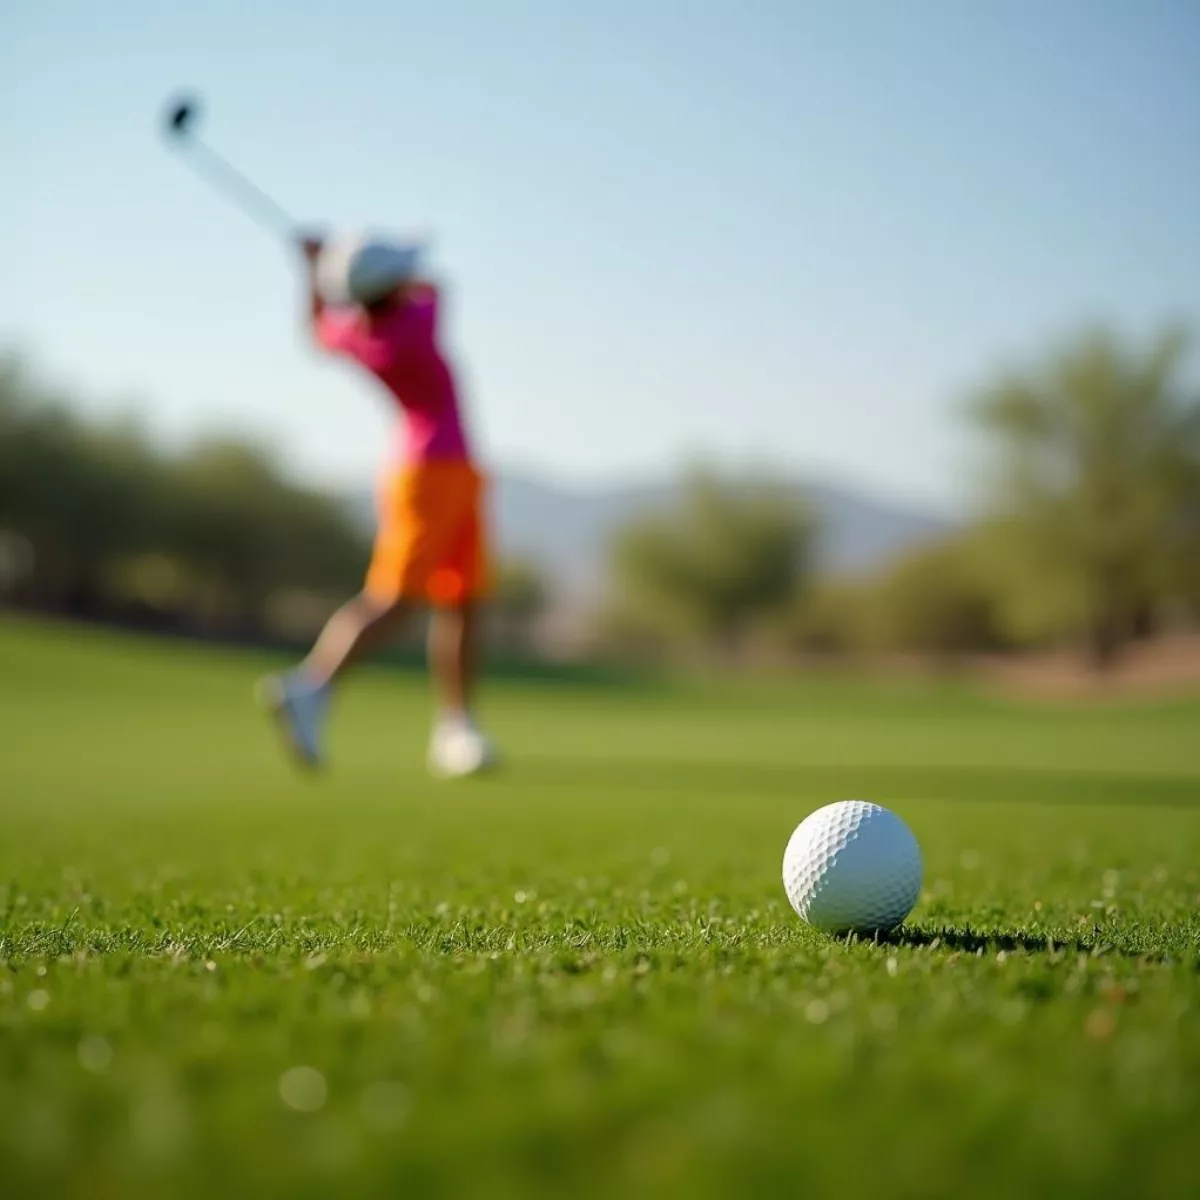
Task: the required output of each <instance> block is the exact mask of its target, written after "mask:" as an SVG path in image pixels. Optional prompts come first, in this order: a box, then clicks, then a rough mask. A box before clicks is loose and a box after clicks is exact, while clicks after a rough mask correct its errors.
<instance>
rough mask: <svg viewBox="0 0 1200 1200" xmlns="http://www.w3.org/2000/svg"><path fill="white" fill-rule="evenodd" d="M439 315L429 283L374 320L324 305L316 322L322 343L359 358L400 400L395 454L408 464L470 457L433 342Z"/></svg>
mask: <svg viewBox="0 0 1200 1200" xmlns="http://www.w3.org/2000/svg"><path fill="white" fill-rule="evenodd" d="M437 318H438V294H437V292H436V290H435V289H433V288H432V287H430V288H424V289H422V290H421V291H420V292H419V293H418V294H417V296H416V298H415V299H414V300H412V301H411V302H410V303H408V304H406V305H404V306H403V307H401V308H397V309H395V310H393V311H390V312H388V313H387V314H386V315H385V316H383V317H382V318H380V319H378V320H374V321H373V320H371V319H370V318H369V317H368V316H367V314H366V313H365V312H363V311H362V310H361V309H357V308H327V309H326V310H325V311H324V312H323V313H322V314H321V316H320V318H319V319H318V321H317V340H318V341H319V342H320V343H321V345H323V346H324V347H325V348H326V349H328V350H332V351H334V352H335V353H338V354H345V355H347V356H348V357H350V358H353V359H354V360H355V361H357V362H359V363H361V364H362V365H363V366H364V367H366V369H367V370H368V371H370V372H371V374H372V375H374V376H375V378H376V379H378V380H379V381H380V382H381V383H382V384H383V385H384V387H386V388H387V390H388V391H389V392H391V394H392V396H393V397H394V398H395V399H396V402H397V403H398V404H399V405H400V407H401V409H402V410H403V412H404V416H405V421H404V428H403V436H402V438H401V441H400V445H399V454H400V457H401V458H402V460H403V461H405V462H408V463H421V462H429V461H431V460H433V459H443V460H444V459H454V460H467V459H469V458H470V453H469V451H468V449H467V439H466V435H465V434H464V432H463V422H462V417H461V414H460V412H459V403H458V391H457V389H456V388H455V386H454V376H453V374H452V373H451V370H450V366H449V364H448V363H447V362H446V360H445V358H444V357H443V356H442V352H441V350H440V349H439V348H438V344H437Z"/></svg>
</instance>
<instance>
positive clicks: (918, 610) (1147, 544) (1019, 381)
mask: <svg viewBox="0 0 1200 1200" xmlns="http://www.w3.org/2000/svg"><path fill="white" fill-rule="evenodd" d="M1186 348H1187V339H1186V338H1185V336H1184V335H1183V333H1182V332H1181V331H1179V330H1169V331H1167V332H1164V333H1163V334H1162V335H1160V336H1159V337H1158V338H1156V339H1155V340H1154V341H1153V342H1152V343H1151V344H1150V345H1149V346H1146V347H1141V348H1139V347H1136V346H1133V345H1130V344H1128V343H1127V342H1124V341H1122V340H1121V339H1119V338H1118V337H1116V336H1114V335H1113V334H1111V333H1109V332H1105V331H1102V330H1098V331H1092V332H1089V333H1086V334H1085V335H1083V336H1082V337H1080V338H1078V339H1077V340H1075V341H1074V342H1072V343H1070V344H1067V345H1066V346H1063V347H1060V348H1058V349H1056V350H1054V351H1052V352H1051V353H1050V354H1048V355H1046V356H1045V357H1044V358H1043V359H1041V360H1040V361H1035V362H1033V363H1032V364H1028V365H1024V366H1019V367H1015V368H1013V369H1010V370H1007V371H1004V372H1002V373H1000V374H998V375H997V376H995V377H993V378H991V379H988V380H986V381H984V382H983V383H982V384H981V385H980V386H979V387H978V388H977V389H976V390H975V391H974V392H973V393H972V394H971V395H970V396H968V398H967V400H966V402H965V403H964V405H963V406H962V415H963V417H964V419H965V421H966V423H967V427H968V429H969V430H970V431H971V433H972V434H973V435H974V444H975V448H976V450H977V453H978V470H977V472H976V475H977V478H978V482H979V490H978V495H977V497H976V500H977V505H978V511H977V515H976V518H975V519H974V520H973V521H971V522H970V523H968V524H966V525H965V526H964V527H963V528H962V529H961V530H959V531H958V532H955V533H953V534H951V535H948V536H946V537H944V538H942V539H940V540H938V541H935V542H932V543H929V544H927V545H923V546H921V547H918V548H917V549H916V550H914V551H912V552H910V553H908V554H906V555H904V556H902V557H901V558H900V559H899V560H898V561H895V562H892V563H889V564H887V565H886V566H885V567H884V568H882V569H881V570H879V571H877V572H875V573H874V574H873V575H870V576H868V577H865V578H855V579H836V578H827V577H822V576H821V574H820V572H819V571H818V569H817V563H816V557H815V549H816V534H817V532H818V523H817V521H816V519H815V516H814V514H813V513H812V512H811V510H807V509H806V508H805V507H804V506H803V505H802V504H797V503H796V502H795V501H794V500H792V499H790V498H789V497H790V493H789V491H788V490H787V489H785V488H783V487H782V486H779V485H773V484H771V483H770V482H769V481H763V480H762V479H761V478H759V479H755V480H746V479H739V478H730V477H721V476H720V475H718V474H715V473H712V472H707V473H706V472H701V473H698V474H697V475H695V476H694V477H692V478H691V479H690V480H689V481H687V482H686V484H685V486H684V488H683V489H682V496H681V500H680V502H679V503H678V504H677V505H676V506H675V508H674V509H673V510H672V511H669V512H664V513H658V514H653V515H647V516H645V517H643V518H642V519H640V520H638V521H635V522H633V523H632V524H631V525H630V526H629V527H627V528H626V529H624V530H623V531H622V532H621V533H620V535H619V536H618V537H617V538H616V539H615V541H614V544H613V547H612V554H611V565H612V575H611V582H612V589H611V595H610V598H609V603H608V607H607V610H606V613H605V626H604V627H605V634H606V637H607V638H608V640H609V644H610V645H612V646H613V647H615V648H618V649H621V650H624V651H625V652H627V653H628V652H632V653H635V654H637V655H639V656H644V655H646V654H652V653H660V654H679V653H684V652H688V651H696V650H700V649H707V650H708V651H709V652H716V653H722V654H728V653H730V652H731V651H736V650H737V649H738V648H739V647H740V648H742V649H743V650H744V649H746V648H748V647H749V648H754V647H759V648H761V647H766V648H768V649H769V650H774V651H775V652H777V653H778V652H779V651H785V652H786V651H798V652H803V653H808V654H827V655H854V654H864V653H866V654H872V653H888V652H892V653H896V652H900V653H915V654H920V655H923V656H926V657H934V658H943V659H946V658H954V657H956V656H959V655H965V654H971V653H978V652H1006V651H1007V652H1014V651H1022V650H1028V649H1034V648H1040V647H1046V646H1061V645H1064V644H1068V645H1069V644H1073V645H1077V646H1079V647H1080V648H1082V649H1083V650H1084V651H1085V652H1086V653H1087V654H1088V656H1089V657H1090V659H1091V661H1092V662H1093V663H1094V664H1096V665H1097V666H1100V667H1104V666H1107V665H1110V664H1111V663H1112V662H1113V661H1114V660H1115V658H1116V657H1117V656H1118V655H1119V653H1120V652H1121V650H1122V649H1123V648H1124V647H1125V646H1127V645H1128V644H1129V643H1130V642H1131V641H1133V640H1135V639H1137V638H1139V637H1146V636H1150V635H1152V634H1154V633H1155V632H1157V631H1158V630H1160V629H1161V628H1163V627H1164V625H1167V624H1184V623H1188V622H1192V623H1194V622H1195V621H1196V619H1197V616H1198V615H1200V398H1198V396H1197V391H1196V389H1195V387H1194V386H1193V387H1191V388H1190V389H1189V387H1188V385H1187V383H1186V382H1185V378H1184V365H1185V351H1186Z"/></svg>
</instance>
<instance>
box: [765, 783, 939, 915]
mask: <svg viewBox="0 0 1200 1200" xmlns="http://www.w3.org/2000/svg"><path fill="white" fill-rule="evenodd" d="M923 873H924V868H923V865H922V862H921V848H920V846H918V845H917V839H916V838H915V837H913V835H912V831H911V830H910V829H909V828H908V826H907V825H905V823H904V822H903V821H902V820H901V819H900V818H899V817H898V816H896V814H895V813H894V812H890V811H888V809H886V808H881V807H880V806H879V805H878V804H869V803H868V802H866V801H865V800H840V801H838V803H836V804H827V805H826V806H825V807H824V808H819V809H817V811H816V812H814V813H811V814H809V816H807V817H805V818H804V820H803V821H801V822H800V824H799V825H798V826H797V827H796V832H795V833H793V834H792V836H791V839H790V840H789V841H788V844H787V849H786V850H785V851H784V854H783V886H784V890H785V891H786V892H787V895H788V899H789V900H790V901H791V902H792V907H793V908H794V909H795V910H796V912H797V913H799V914H800V917H801V919H802V920H805V921H807V922H808V923H809V924H810V925H813V926H815V927H816V928H817V929H820V930H823V931H824V932H826V933H850V932H855V933H874V932H882V931H884V930H887V929H891V928H892V927H893V926H895V925H899V924H900V922H901V921H903V920H904V918H905V917H907V916H908V914H909V913H910V912H912V908H913V905H914V904H916V902H917V896H918V895H919V894H920V891H921V878H922V875H923Z"/></svg>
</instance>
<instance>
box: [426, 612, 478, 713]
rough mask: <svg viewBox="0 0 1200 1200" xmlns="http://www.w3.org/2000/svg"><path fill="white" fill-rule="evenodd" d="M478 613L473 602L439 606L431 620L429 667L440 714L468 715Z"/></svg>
mask: <svg viewBox="0 0 1200 1200" xmlns="http://www.w3.org/2000/svg"><path fill="white" fill-rule="evenodd" d="M475 627H476V612H475V607H474V605H472V604H469V603H468V604H463V605H460V606H457V607H454V608H442V609H438V610H437V611H436V612H435V613H434V614H433V617H432V619H431V621H430V623H429V666H430V671H431V673H432V675H433V685H434V695H435V697H436V701H437V707H438V711H439V713H441V714H443V715H451V716H457V715H466V714H467V713H469V712H470V709H471V701H472V699H473V697H474V691H475Z"/></svg>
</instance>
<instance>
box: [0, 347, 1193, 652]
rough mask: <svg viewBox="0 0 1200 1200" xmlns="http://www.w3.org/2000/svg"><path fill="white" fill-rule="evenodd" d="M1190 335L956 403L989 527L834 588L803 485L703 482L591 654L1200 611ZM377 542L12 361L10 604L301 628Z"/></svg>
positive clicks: (508, 599) (338, 512) (985, 643)
mask: <svg viewBox="0 0 1200 1200" xmlns="http://www.w3.org/2000/svg"><path fill="white" fill-rule="evenodd" d="M1186 349H1187V341H1186V338H1185V337H1184V336H1183V334H1182V333H1181V332H1179V331H1177V330H1169V331H1167V332H1164V333H1163V334H1162V335H1160V336H1159V337H1157V338H1156V339H1154V340H1153V341H1152V342H1150V343H1149V344H1148V345H1145V346H1137V345H1133V344H1131V343H1129V342H1127V341H1123V340H1121V339H1120V338H1118V337H1116V336H1114V335H1113V334H1111V333H1107V332H1104V331H1094V332H1091V333H1087V334H1085V335H1084V336H1082V337H1080V338H1078V339H1077V340H1075V341H1074V342H1072V343H1069V344H1067V345H1065V346H1063V347H1060V348H1058V349H1056V350H1054V351H1052V352H1051V353H1049V354H1048V355H1046V356H1045V357H1043V358H1042V359H1040V360H1037V361H1034V362H1033V363H1030V364H1025V365H1020V366H1017V367H1014V368H1012V369H1010V370H1007V371H1004V372H1001V373H999V374H998V375H996V376H995V377H993V378H990V379H986V380H985V381H984V382H983V383H982V384H981V385H980V386H979V387H978V388H977V389H975V390H974V391H973V392H972V393H971V394H970V395H969V396H968V397H967V399H966V401H965V402H964V404H963V405H962V416H963V418H964V421H965V423H966V426H967V428H968V430H970V431H971V432H972V433H973V435H974V444H975V447H976V450H977V452H978V463H979V469H978V470H977V472H976V475H977V478H978V480H979V490H978V495H977V497H976V499H977V503H978V507H977V513H976V516H975V519H974V520H973V521H971V522H969V523H967V524H965V525H963V526H962V527H961V528H960V529H959V530H958V531H956V532H955V533H953V534H951V535H948V536H946V537H944V538H942V539H940V540H938V541H936V542H932V543H929V544H926V545H923V546H920V547H918V548H917V549H916V550H914V551H912V552H910V553H908V554H906V555H904V556H902V557H901V558H900V559H899V560H898V561H895V562H892V563H889V564H887V565H886V566H885V567H884V568H882V569H880V570H879V571H877V572H875V573H874V574H872V575H870V576H867V577H860V578H850V579H838V578H831V577H828V576H827V575H825V574H823V573H822V572H821V571H820V569H819V564H818V560H817V554H816V549H817V540H818V536H819V533H820V528H819V520H818V518H817V516H816V514H815V513H814V512H813V511H812V509H811V508H810V507H808V506H807V505H805V504H804V503H803V502H802V501H797V499H796V493H795V490H794V489H793V488H790V487H785V486H783V485H782V484H781V483H778V482H775V481H772V480H771V479H770V478H768V477H764V476H762V475H761V474H760V475H758V476H757V477H755V478H753V479H747V478H737V477H730V476H727V475H722V474H720V473H719V472H715V471H705V470H699V471H696V472H694V473H692V474H691V475H690V476H689V477H687V478H686V479H685V480H684V482H683V486H682V487H681V488H680V490H679V499H678V503H677V504H676V505H675V506H674V507H673V508H672V509H669V510H666V511H663V512H656V513H647V514H644V515H642V516H640V517H638V518H636V519H634V520H632V521H630V522H629V523H628V524H627V525H626V526H625V527H624V528H623V529H622V530H620V531H619V533H618V535H617V536H616V537H615V538H614V540H613V543H612V546H611V548H610V555H609V591H608V596H607V598H606V603H605V606H604V608H603V611H602V613H601V614H600V617H599V620H598V622H597V626H598V628H597V634H598V637H597V645H598V646H599V647H600V648H601V649H607V650H609V651H611V652H614V653H619V654H622V655H625V656H631V657H635V658H636V659H638V660H639V661H644V660H646V659H648V658H654V657H660V658H672V657H675V658H678V657H680V656H684V655H718V656H720V657H721V658H723V659H726V660H735V659H738V658H740V657H741V656H743V655H744V654H745V653H746V652H747V651H753V650H757V649H761V648H766V649H767V650H768V651H769V652H771V653H773V654H776V655H778V654H781V653H782V654H792V653H802V654H806V655H812V654H823V655H843V656H845V655H862V654H878V653H896V652H902V653H915V654H920V655H923V656H926V657H934V658H954V657H955V656H959V655H964V654H971V653H977V652H1013V651H1022V650H1026V649H1031V648H1038V647H1044V646H1060V645H1063V644H1076V645H1079V646H1080V647H1082V648H1084V649H1085V650H1086V652H1087V653H1088V654H1089V655H1090V657H1091V659H1092V660H1093V661H1094V662H1095V663H1096V664H1097V665H1100V666H1104V665H1107V664H1109V663H1111V662H1112V661H1113V660H1114V659H1115V658H1116V656H1117V655H1119V653H1120V651H1121V650H1122V648H1123V647H1124V646H1126V645H1127V644H1128V643H1129V642H1130V641H1132V640H1134V639H1136V638H1139V637H1146V636H1150V635H1152V634H1153V633H1155V632H1156V631H1158V630H1159V629H1161V628H1162V627H1163V626H1164V625H1166V624H1171V623H1187V622H1195V621H1196V619H1197V615H1198V614H1200V397H1198V396H1197V391H1196V388H1195V386H1194V385H1191V386H1189V384H1188V382H1187V378H1186V376H1185V370H1184V368H1185V365H1186V359H1185V355H1186ZM368 541H369V539H368V535H367V532H366V531H364V530H363V529H362V528H361V527H360V526H359V525H358V524H356V522H355V521H354V519H353V517H352V515H351V514H350V512H349V511H348V509H347V507H346V506H345V505H343V504H342V503H340V502H339V501H338V500H337V499H336V498H333V497H330V496H328V495H326V494H323V493H321V492H319V491H315V490H313V489H310V488H306V487H303V486H301V485H300V484H298V483H297V482H295V481H294V480H292V479H290V478H289V477H288V476H287V475H286V473H285V472H284V471H282V470H281V468H280V467H279V466H278V464H276V463H275V462H274V461H273V460H272V458H271V456H270V455H269V454H267V453H265V452H264V451H262V450H261V449H258V448H255V447H253V446H250V445H246V444H244V443H241V442H237V441H230V440H209V441H206V442H202V443H200V444H197V445H194V446H192V447H190V448H188V449H186V450H184V451H182V452H179V453H174V454H170V453H166V452H164V451H162V450H161V449H159V448H157V447H155V446H154V445H152V444H151V443H150V442H149V441H148V440H147V439H146V438H145V437H144V436H143V435H142V434H141V433H140V432H139V431H138V430H137V429H136V428H135V427H133V426H130V425H128V424H121V423H115V424H113V423H109V424H103V423H97V422H87V421H84V420H83V419H81V417H80V416H79V415H78V412H77V411H76V408H75V406H74V405H72V403H71V402H70V399H69V398H68V397H64V396H60V395H57V394H55V393H54V392H52V391H51V390H49V389H47V388H45V387H44V386H42V385H40V384H39V383H38V382H37V381H36V380H35V379H34V378H33V377H32V375H31V374H30V372H29V371H28V370H27V369H26V368H25V367H23V366H22V364H21V363H20V362H18V361H16V360H15V359H11V358H10V359H7V360H3V361H0V600H7V601H8V602H9V603H17V604H23V605H26V606H29V607H33V608H37V609H42V610H49V611H58V612H63V613H66V614H71V615H76V616H82V617H118V618H124V619H128V620H133V621H137V622H138V623H141V624H157V625H162V626H164V627H168V628H177V629H185V630H197V631H201V632H206V633H215V634H218V635H223V636H229V635H236V636H246V637H252V638H253V637H262V636H285V637H292V638H304V637H307V636H309V634H311V632H312V630H313V629H314V628H315V626H316V625H317V624H318V623H319V622H320V620H321V619H323V617H324V616H325V614H326V613H327V612H328V611H329V610H330V608H331V607H332V606H333V605H334V604H335V603H336V602H337V601H338V600H339V599H341V598H343V597H344V596H345V595H346V594H348V593H349V592H350V591H352V590H353V589H355V588H356V587H357V586H358V585H359V583H360V581H361V578H362V573H363V568H364V565H365V563H366V561H367V556H368V553H369V546H368ZM498 575H499V587H498V589H497V598H496V603H495V605H494V606H493V634H494V636H496V637H498V638H499V639H500V640H502V641H503V642H505V643H507V644H508V645H509V646H511V647H512V648H514V649H520V650H521V651H523V652H525V651H531V650H533V649H534V648H535V647H534V637H533V631H534V629H535V627H536V623H537V620H538V617H539V615H540V614H541V612H542V610H543V608H544V606H545V604H546V601H547V585H546V581H545V579H544V577H543V576H542V574H541V572H540V571H539V570H538V569H537V568H536V567H535V566H534V565H532V564H529V563H519V562H518V563H505V564H502V565H501V568H500V571H499V572H498Z"/></svg>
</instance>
